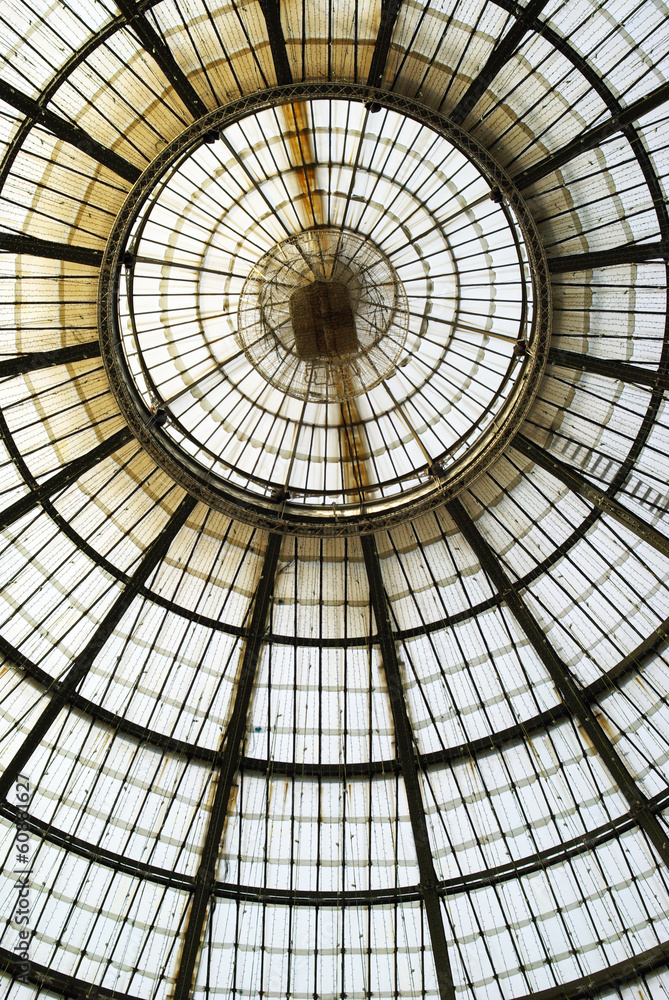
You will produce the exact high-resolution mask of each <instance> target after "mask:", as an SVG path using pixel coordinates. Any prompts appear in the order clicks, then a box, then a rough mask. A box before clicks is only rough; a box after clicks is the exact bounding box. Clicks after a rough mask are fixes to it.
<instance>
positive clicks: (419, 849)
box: [360, 535, 455, 1000]
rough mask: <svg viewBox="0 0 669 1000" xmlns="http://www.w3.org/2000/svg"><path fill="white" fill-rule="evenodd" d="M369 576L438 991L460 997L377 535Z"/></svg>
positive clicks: (366, 546) (366, 539) (444, 998)
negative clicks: (448, 941)
mask: <svg viewBox="0 0 669 1000" xmlns="http://www.w3.org/2000/svg"><path fill="white" fill-rule="evenodd" d="M360 541H361V543H362V551H363V555H364V559H365V568H366V570H367V578H368V580H369V595H370V600H371V604H372V609H373V611H374V617H375V619H376V629H377V633H378V636H379V646H380V649H381V658H382V661H383V669H384V672H385V675H386V682H387V685H388V697H389V699H390V707H391V710H392V715H393V724H394V727H395V745H396V749H397V757H398V759H399V762H400V766H401V768H402V775H403V777H404V786H405V788H406V795H407V802H408V805H409V818H410V821H411V830H412V832H413V838H414V843H415V845H416V857H417V859H418V870H419V872H420V888H421V894H422V897H423V903H424V905H425V913H426V916H427V923H428V928H429V931H430V939H431V941H432V953H433V955H434V964H435V968H436V972H437V982H438V986H439V996H440V998H441V1000H455V990H454V988H453V975H452V972H451V963H450V960H449V957H448V948H447V945H446V934H445V932H444V922H443V918H442V914H441V902H440V897H439V893H438V891H437V876H436V873H435V870H434V863H433V860H432V849H431V847H430V840H429V836H428V832H427V821H426V818H425V807H424V805H423V797H422V794H421V789H420V781H419V779H418V762H417V760H416V754H415V752H414V740H413V732H412V729H411V721H410V719H409V713H408V711H407V706H406V701H405V697H404V687H403V684H402V675H401V673H400V666H399V661H398V658H397V648H396V646H395V640H394V637H393V633H392V628H391V624H390V611H389V608H388V600H387V597H386V592H385V589H384V587H383V577H382V574H381V564H380V562H379V554H378V550H377V548H376V539H375V538H374V536H373V535H363V536H362V537H361V539H360Z"/></svg>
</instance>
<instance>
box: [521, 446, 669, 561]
mask: <svg viewBox="0 0 669 1000" xmlns="http://www.w3.org/2000/svg"><path fill="white" fill-rule="evenodd" d="M513 447H514V448H515V449H516V450H517V451H519V452H520V453H521V454H522V455H525V457H526V458H529V459H531V460H532V461H533V462H536V464H537V465H540V466H541V468H542V469H545V470H546V472H549V473H550V474H551V475H553V476H555V477H556V478H557V479H559V480H560V481H561V482H563V483H564V484H565V486H568V487H569V489H570V490H572V491H573V492H574V493H577V494H578V496H580V497H582V498H583V499H584V500H586V501H587V502H588V503H591V504H593V505H594V506H595V507H597V508H598V509H599V510H600V511H601V512H602V513H603V514H608V515H609V516H610V517H612V518H613V519H614V520H615V521H618V523H619V524H622V525H623V527H625V528H627V529H628V530H629V531H632V532H633V533H634V534H635V535H636V536H637V537H638V538H640V539H641V540H642V541H644V542H647V543H648V544H649V545H652V546H653V548H655V549H657V551H658V552H661V553H662V555H664V556H668V557H669V538H667V536H666V535H663V534H662V532H661V531H658V530H657V528H654V527H653V525H652V524H648V523H647V522H646V521H644V520H642V519H641V518H640V517H638V516H637V515H636V514H635V513H634V512H633V511H631V510H629V509H628V508H627V507H625V506H624V505H623V504H621V503H620V501H619V500H616V499H615V498H614V497H612V496H609V494H608V493H606V492H605V491H604V490H602V489H600V488H599V486H595V485H594V484H593V483H591V482H589V481H588V480H587V479H586V478H585V476H583V475H581V473H580V472H577V471H576V469H572V468H570V467H569V466H568V465H566V464H565V463H564V462H562V461H560V459H559V458H556V457H555V456H554V455H551V454H550V453H549V452H547V451H546V450H545V449H544V448H541V447H540V446H539V445H538V444H535V443H534V441H530V439H529V438H526V437H525V435H524V434H518V435H517V436H516V437H515V438H514V440H513Z"/></svg>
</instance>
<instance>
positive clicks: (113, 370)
mask: <svg viewBox="0 0 669 1000" xmlns="http://www.w3.org/2000/svg"><path fill="white" fill-rule="evenodd" d="M316 100H333V101H334V100H343V101H355V102H360V103H362V104H367V103H369V101H373V102H375V103H378V104H379V105H380V106H381V107H383V108H386V109H390V110H393V111H396V112H399V113H400V114H402V115H405V116H407V117H408V118H411V119H413V120H415V121H418V122H419V123H420V124H421V125H425V126H427V127H429V128H430V129H433V130H434V131H435V132H436V133H437V134H438V135H443V136H444V138H446V139H447V140H448V142H449V143H450V144H451V145H452V146H454V147H456V148H457V149H459V150H460V151H461V152H462V153H464V155H465V156H466V157H467V158H468V159H469V160H470V161H471V162H472V163H473V164H474V165H475V167H476V170H477V171H479V172H480V175H481V177H483V178H485V181H486V183H487V184H489V185H490V187H491V188H492V189H493V190H496V191H502V192H503V193H504V198H503V202H504V205H503V211H504V212H505V214H506V217H507V219H508V221H509V224H510V225H511V226H512V227H513V230H514V231H515V228H516V227H517V229H518V230H519V232H520V234H521V235H522V239H523V241H524V250H523V251H521V250H520V247H519V246H518V245H517V243H516V245H515V247H514V252H516V253H517V254H521V255H522V253H525V254H526V255H527V258H528V266H529V269H530V273H531V277H532V287H533V305H532V309H533V311H532V319H531V324H529V326H528V328H527V330H526V337H525V338H523V339H526V340H527V343H529V344H531V345H532V349H531V350H530V351H527V352H525V353H522V352H521V353H520V354H519V355H518V356H517V361H518V366H519V367H517V368H515V369H514V371H513V388H512V389H511V391H509V392H508V394H507V396H506V398H505V401H504V410H503V415H501V414H499V415H496V416H495V419H494V420H488V419H487V418H488V415H489V414H488V410H487V408H486V409H484V411H483V413H482V416H481V419H483V418H485V421H484V422H486V421H487V425H486V426H485V430H483V431H482V432H481V434H480V437H478V438H477V439H476V440H475V442H473V444H472V447H471V448H469V449H464V450H463V451H462V453H459V452H457V451H456V455H457V458H456V459H455V460H453V461H450V454H447V455H445V456H443V460H444V461H445V462H446V464H445V466H440V468H442V472H440V474H439V476H437V477H434V476H432V474H431V472H430V469H432V468H433V465H434V459H436V458H438V456H434V457H433V458H431V457H430V456H429V455H426V454H423V455H422V461H421V465H422V464H424V466H425V469H424V476H423V477H422V478H421V477H418V481H417V485H413V479H415V476H414V472H415V470H413V469H412V471H411V475H412V477H413V478H412V480H410V482H409V487H408V488H407V489H406V490H405V491H404V492H402V493H398V494H397V495H396V496H392V495H391V496H390V497H388V496H386V495H384V494H383V492H381V498H380V499H378V500H377V499H376V498H375V496H374V495H371V496H370V497H368V498H367V499H366V500H365V502H364V504H362V506H361V505H360V504H357V505H352V504H351V505H350V507H351V509H350V510H349V509H348V507H347V505H346V504H342V503H341V502H340V503H336V505H335V508H334V509H331V506H330V503H331V501H332V498H330V497H326V500H327V502H323V503H322V504H320V505H314V506H313V507H310V506H309V505H305V504H303V503H299V504H295V503H291V501H290V498H288V500H287V502H285V503H283V504H282V505H281V508H280V510H279V511H278V514H277V510H276V507H275V505H274V504H273V501H272V499H271V496H269V497H263V495H262V493H261V492H259V491H251V490H248V489H246V488H244V487H243V486H237V485H236V484H237V483H238V482H239V479H240V476H239V473H238V471H237V469H236V468H230V469H226V476H225V477H224V476H223V474H222V473H223V470H222V468H221V471H220V472H219V471H218V470H217V469H214V468H212V462H211V456H208V457H207V463H208V464H207V471H206V473H205V474H203V472H202V471H201V468H200V465H199V464H198V460H197V459H196V458H191V457H189V458H188V459H185V458H184V452H183V449H182V448H181V447H180V446H179V447H178V446H175V443H174V440H173V438H172V436H171V435H170V434H169V433H168V432H167V431H166V430H163V429H162V428H161V427H160V426H157V425H156V424H155V423H154V422H152V421H151V420H150V419H149V417H150V415H149V412H148V410H147V406H146V401H145V400H144V399H143V397H142V396H141V395H140V393H139V392H138V390H137V387H136V385H135V383H134V381H133V379H132V377H131V376H130V373H129V371H128V368H127V366H126V363H125V360H124V355H123V348H122V346H121V334H120V329H119V319H118V308H119V305H118V296H119V282H120V280H121V277H120V276H121V271H122V266H123V261H124V260H126V259H127V258H126V255H127V253H128V249H129V244H128V240H129V237H130V233H131V231H132V229H133V226H134V225H135V222H136V220H137V219H138V217H139V214H140V213H141V211H142V208H143V206H144V204H145V202H146V201H147V199H149V198H150V197H151V196H152V192H154V191H155V190H156V188H157V186H160V185H161V184H162V183H166V181H165V178H166V177H169V171H170V170H172V169H176V168H178V166H179V165H181V164H182V163H184V162H185V158H186V156H187V155H189V154H190V153H192V151H193V150H196V149H198V148H199V147H200V146H201V145H202V141H203V139H205V140H206V138H207V137H210V136H212V135H218V134H221V133H222V132H223V130H224V129H225V128H227V127H229V126H231V125H233V124H240V125H241V124H242V123H243V122H244V120H245V119H246V118H247V117H248V116H250V115H254V116H257V115H258V114H259V112H261V111H262V110H264V109H269V110H273V109H275V108H278V107H283V106H285V105H289V106H291V105H296V104H297V103H300V102H309V101H316ZM236 158H237V160H238V159H239V157H238V154H237V157H236ZM244 171H245V173H247V175H248V168H245V167H244ZM251 176H252V175H251ZM486 200H487V195H486ZM261 201H265V204H266V206H267V208H269V209H270V211H272V212H274V209H273V208H272V206H271V205H270V204H269V203H268V202H267V201H266V199H265V196H263V197H262V198H261ZM511 213H513V221H512V216H511ZM142 218H144V217H142ZM134 238H135V240H137V239H139V238H140V235H138V234H136V235H135V237H134ZM515 240H516V241H518V236H516V237H515ZM130 252H131V253H133V250H132V249H131V250H130ZM133 270H134V269H133V268H129V274H128V278H127V280H128V284H129V287H132V283H133V282H134V280H135V279H134V277H133ZM131 294H132V293H131ZM550 313H551V306H550V282H549V279H548V271H547V264H546V259H545V255H544V251H543V246H542V243H541V240H540V238H539V234H538V232H537V230H536V226H535V224H534V221H533V219H532V216H531V214H530V213H529V211H528V210H527V207H526V206H525V204H524V202H523V200H522V199H521V198H520V197H519V195H518V194H517V192H516V190H515V188H514V186H513V184H512V183H511V182H510V180H509V178H508V175H507V174H506V173H505V172H504V171H502V170H501V169H500V168H499V166H498V165H497V164H496V162H495V161H494V159H493V158H492V157H490V156H489V155H488V153H487V152H486V151H485V149H484V148H483V147H482V146H480V145H479V144H478V143H477V142H476V141H475V140H474V139H473V138H472V137H471V136H470V135H469V134H468V133H466V132H464V131H463V130H462V129H460V128H459V127H457V126H456V125H454V124H453V123H452V122H450V121H449V120H448V119H447V118H445V117H444V116H443V115H440V114H438V113H436V112H434V111H431V110H430V109H428V108H426V107H425V106H423V105H421V104H419V103H417V102H416V101H413V100H411V99H409V98H406V97H404V96H400V95H398V94H394V93H390V92H387V91H381V90H377V91H373V90H371V89H370V88H368V87H363V86H360V85H357V84H337V83H305V84H293V85H292V86H283V87H278V88H274V89H271V90H267V91H264V92H262V93H256V94H254V95H253V96H252V97H244V98H242V99H240V100H238V101H235V102H232V103H231V104H228V105H226V106H225V107H224V108H221V109H218V110H217V111H215V112H211V113H210V114H208V115H206V116H205V117H204V118H202V119H200V120H199V121H198V122H195V123H194V124H193V125H192V126H190V127H189V128H188V129H186V130H185V131H184V132H183V133H182V134H181V135H180V136H179V138H178V139H177V140H175V141H174V142H173V143H171V144H170V145H169V146H167V147H166V149H165V150H163V151H162V152H161V153H159V154H158V156H156V157H155V159H154V160H153V161H152V163H151V164H150V166H149V167H148V168H147V170H146V171H145V172H144V173H143V174H142V178H141V181H140V182H139V183H138V184H136V185H135V187H134V188H133V192H132V195H131V197H130V198H128V199H127V200H126V202H125V203H124V205H123V208H122V209H121V211H120V212H119V214H118V216H117V219H116V222H115V225H114V228H113V230H112V232H111V234H110V237H109V241H108V244H107V249H106V251H105V257H104V260H103V263H102V267H101V272H100V292H99V329H100V340H101V344H102V355H103V358H104V361H105V367H106V369H107V373H108V376H109V380H110V384H111V386H112V389H113V391H114V394H115V396H116V398H117V400H118V402H119V405H120V407H121V409H122V412H123V414H124V416H125V418H126V420H127V421H128V424H129V426H130V427H131V428H132V430H133V433H134V434H135V436H136V437H137V439H138V440H139V441H140V443H141V444H142V446H143V447H144V448H145V449H146V450H147V451H148V452H149V453H150V454H151V455H152V457H153V458H155V460H156V461H157V462H158V463H159V464H160V465H161V467H162V468H164V469H165V470H166V471H167V472H168V473H169V474H170V475H171V476H172V477H173V478H174V479H175V480H176V481H177V482H180V483H181V484H182V485H183V486H184V487H185V488H187V489H188V490H190V491H191V492H192V493H193V494H194V495H196V496H197V497H198V498H199V499H200V500H202V501H203V502H206V503H207V504H209V505H211V506H213V507H215V508H216V509H218V510H221V511H223V512H224V513H226V514H229V515H230V516H233V517H241V518H243V519H245V520H247V521H248V522H249V523H250V524H253V525H254V526H256V527H260V528H263V529H266V530H272V529H273V528H275V527H276V528H278V529H279V530H282V531H287V532H294V533H296V534H304V535H309V534H316V535H323V534H328V533H329V534H332V535H341V534H346V533H354V534H358V533H360V532H369V531H374V530H380V529H381V528H383V527H387V526H389V525H391V524H393V523H397V522H398V521H402V520H405V519H406V517H407V515H408V513H409V512H410V513H411V516H415V515H417V514H419V513H424V512H426V511H429V510H431V509H434V508H435V507H437V506H440V505H441V504H442V503H443V501H444V499H445V497H446V496H449V495H454V494H455V493H457V492H459V491H461V490H462V489H464V488H465V487H466V485H467V483H468V482H469V481H471V480H472V479H473V478H475V477H476V476H478V475H480V474H481V472H482V471H483V470H484V469H485V468H486V466H487V465H489V464H490V463H491V462H493V461H494V460H495V458H497V457H498V456H499V455H500V454H501V453H502V451H503V450H504V448H505V446H506V443H507V442H508V440H509V439H510V438H511V436H512V435H513V433H515V431H516V430H517V428H518V427H519V426H520V424H521V423H522V421H523V419H524V418H525V416H526V414H527V413H528V411H529V408H530V406H531V403H532V400H533V398H534V396H535V394H536V391H537V388H538V385H539V381H540V379H541V375H542V372H543V367H544V363H545V358H546V352H547V349H548V341H549V336H550ZM521 325H523V324H522V323H521ZM468 326H469V328H470V329H471V330H476V327H475V326H473V325H472V324H467V323H465V324H464V327H463V329H465V330H466V329H467V328H468ZM493 336H495V334H494V333H493ZM501 339H502V340H506V341H507V342H509V341H514V340H515V338H514V337H509V336H508V335H502V336H501ZM237 353H238V352H236V353H235V354H233V356H232V357H233V359H234V358H235V357H236V356H237ZM510 371H511V369H509V371H508V372H507V374H506V375H505V377H504V380H503V383H502V385H503V386H506V385H507V383H508V384H511V374H510ZM146 375H147V373H146V371H145V370H144V371H143V378H146ZM384 385H385V383H384ZM389 392H390V393H391V398H392V391H391V390H389ZM152 395H155V394H152ZM156 405H158V406H160V405H162V404H160V403H156ZM435 412H438V411H435ZM401 419H402V424H403V427H406V425H407V420H409V425H410V424H411V420H410V418H408V417H407V415H406V414H403V415H402V417H401ZM168 423H170V421H168ZM168 429H169V428H168ZM178 432H179V436H183V435H184V434H186V436H188V435H187V432H186V431H184V429H183V428H181V427H180V426H178ZM422 451H423V452H424V448H423V449H422ZM428 459H429V460H428ZM441 460H442V459H440V461H441ZM405 476H406V474H405ZM397 478H398V480H401V479H402V477H397ZM393 482H394V480H393ZM261 485H262V484H261ZM265 485H267V486H268V488H269V486H270V485H271V486H272V492H273V491H274V489H276V486H277V484H265ZM277 517H278V520H277Z"/></svg>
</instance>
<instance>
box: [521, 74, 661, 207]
mask: <svg viewBox="0 0 669 1000" xmlns="http://www.w3.org/2000/svg"><path fill="white" fill-rule="evenodd" d="M667 100H669V83H663V84H662V85H661V86H660V87H657V89H656V90H653V91H652V92H651V93H650V94H647V95H646V97H641V98H639V100H638V101H633V102H632V104H629V105H628V106H627V107H626V108H622V109H621V110H620V112H618V113H617V114H615V115H612V117H611V118H609V119H608V120H607V121H605V122H603V123H602V124H601V125H596V126H595V127H594V128H588V129H585V131H583V132H582V133H581V134H580V135H579V136H576V138H575V139H572V140H571V142H568V143H567V144H566V145H565V146H563V147H562V149H557V150H556V151H555V152H554V153H551V154H550V155H549V156H547V157H546V158H545V159H543V160H541V161H540V162H539V163H536V164H535V165H534V166H533V167H528V168H527V170H523V171H522V172H521V173H519V174H516V175H515V176H514V178H513V181H514V183H515V185H516V187H517V188H519V189H520V190H521V191H522V190H523V189H524V188H527V187H529V186H530V185H531V184H535V183H536V182H537V181H539V180H541V178H542V177H545V176H546V174H550V173H552V171H553V170H557V169H558V167H561V166H563V165H564V164H565V163H569V161H570V160H572V159H573V158H574V157H575V156H578V155H579V153H585V152H587V151H588V150H589V149H594V148H595V147H596V146H601V144H602V143H603V142H604V141H605V140H606V139H609V138H610V137H611V136H612V135H615V134H616V132H621V131H622V130H623V129H624V128H625V127H626V126H627V125H631V124H632V123H633V122H635V121H637V120H638V119H639V118H643V116H644V115H647V114H649V113H650V112H651V111H654V110H655V109H656V108H659V107H660V106H661V105H662V104H664V103H665V101H667Z"/></svg>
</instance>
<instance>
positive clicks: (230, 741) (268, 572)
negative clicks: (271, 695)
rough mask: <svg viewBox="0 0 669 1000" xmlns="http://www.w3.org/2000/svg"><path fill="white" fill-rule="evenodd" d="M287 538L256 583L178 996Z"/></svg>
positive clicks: (183, 993)
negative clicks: (277, 569)
mask: <svg viewBox="0 0 669 1000" xmlns="http://www.w3.org/2000/svg"><path fill="white" fill-rule="evenodd" d="M282 540H283V539H282V536H281V535H278V534H270V536H269V539H268V542H267V549H266V552H265V559H264V562H263V567H262V571H261V575H260V580H259V582H258V586H257V588H256V594H255V598H254V602H253V613H252V616H251V625H250V628H249V636H248V639H247V640H246V647H245V649H244V656H243V657H242V663H241V667H240V671H239V680H238V683H237V692H236V695H235V703H234V706H233V709H232V715H231V716H230V722H229V723H228V726H227V729H226V731H225V736H224V742H223V746H222V748H221V751H220V755H219V760H218V763H219V774H218V782H217V784H216V792H215V794H214V801H213V802H212V806H211V813H210V816H209V825H208V827H207V833H206V835H205V839H204V844H203V847H202V855H201V857H200V864H199V867H198V870H197V874H196V876H195V891H194V893H193V900H192V902H191V907H190V912H189V915H188V923H187V926H186V933H185V936H184V942H183V949H182V952H181V961H180V962H179V971H178V972H177V978H176V985H175V987H174V994H173V1000H188V997H189V996H190V994H191V990H192V988H193V979H194V976H195V966H196V962H197V956H198V953H199V951H200V944H201V940H202V932H203V930H204V925H205V921H206V917H207V909H208V906H209V901H210V899H211V896H212V893H213V891H214V886H215V883H216V864H217V861H218V851H219V848H220V845H221V837H222V835H223V828H224V826H225V820H226V818H227V815H228V804H229V801H230V792H231V790H232V781H233V778H234V776H235V773H236V771H237V769H238V768H239V763H240V761H241V757H242V745H243V743H244V737H245V735H246V717H247V715H248V711H249V705H250V703H251V695H252V693H253V687H254V684H255V678H256V673H257V668H258V661H259V659H260V651H261V648H262V644H263V641H264V636H265V628H266V623H267V616H268V613H269V608H270V602H271V599H272V594H273V592H274V578H275V576H276V567H277V564H278V561H279V552H280V550H281V542H282Z"/></svg>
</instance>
